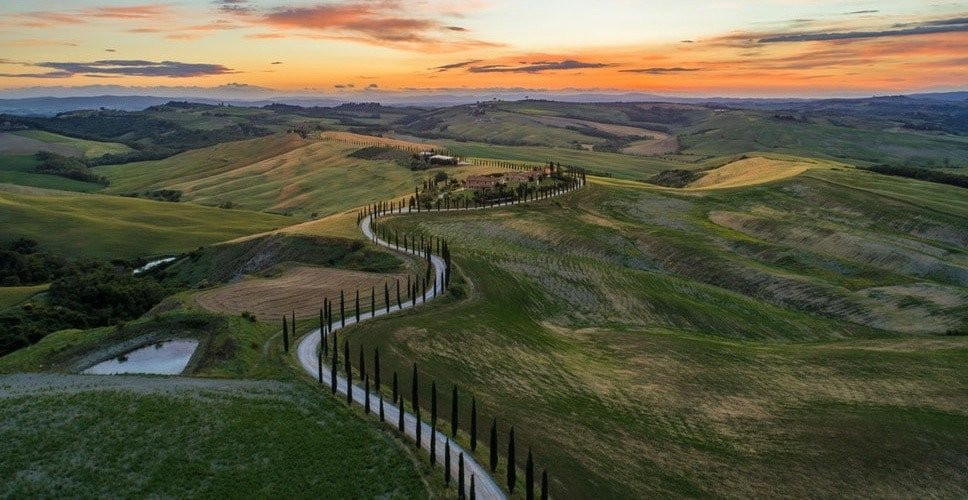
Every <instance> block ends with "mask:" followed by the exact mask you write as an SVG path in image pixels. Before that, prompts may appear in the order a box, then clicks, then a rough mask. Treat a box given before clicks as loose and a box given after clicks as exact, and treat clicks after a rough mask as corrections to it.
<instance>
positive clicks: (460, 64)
mask: <svg viewBox="0 0 968 500" xmlns="http://www.w3.org/2000/svg"><path fill="white" fill-rule="evenodd" d="M479 62H481V60H480V59H472V60H470V61H463V62H456V63H451V64H444V65H443V66H434V67H433V68H430V69H435V70H437V72H438V73H439V72H443V71H448V70H451V69H458V68H465V67H467V66H470V65H471V64H477V63H479Z"/></svg>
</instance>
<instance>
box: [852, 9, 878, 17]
mask: <svg viewBox="0 0 968 500" xmlns="http://www.w3.org/2000/svg"><path fill="white" fill-rule="evenodd" d="M878 12H880V11H879V10H855V11H853V12H844V15H845V16H856V15H858V14H877V13H878Z"/></svg>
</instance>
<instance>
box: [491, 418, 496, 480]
mask: <svg viewBox="0 0 968 500" xmlns="http://www.w3.org/2000/svg"><path fill="white" fill-rule="evenodd" d="M490 465H491V472H494V471H496V470H497V419H496V418H495V419H491V463H490Z"/></svg>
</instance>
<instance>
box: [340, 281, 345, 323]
mask: <svg viewBox="0 0 968 500" xmlns="http://www.w3.org/2000/svg"><path fill="white" fill-rule="evenodd" d="M339 320H340V325H341V326H342V327H343V328H346V307H345V300H344V299H343V290H340V291H339Z"/></svg>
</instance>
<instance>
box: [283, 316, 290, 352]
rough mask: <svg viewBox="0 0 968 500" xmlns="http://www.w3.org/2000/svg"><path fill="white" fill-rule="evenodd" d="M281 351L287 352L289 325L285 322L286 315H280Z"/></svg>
mask: <svg viewBox="0 0 968 500" xmlns="http://www.w3.org/2000/svg"><path fill="white" fill-rule="evenodd" d="M282 349H283V350H284V351H285V352H289V323H287V322H286V315H285V314H283V315H282Z"/></svg>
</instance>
